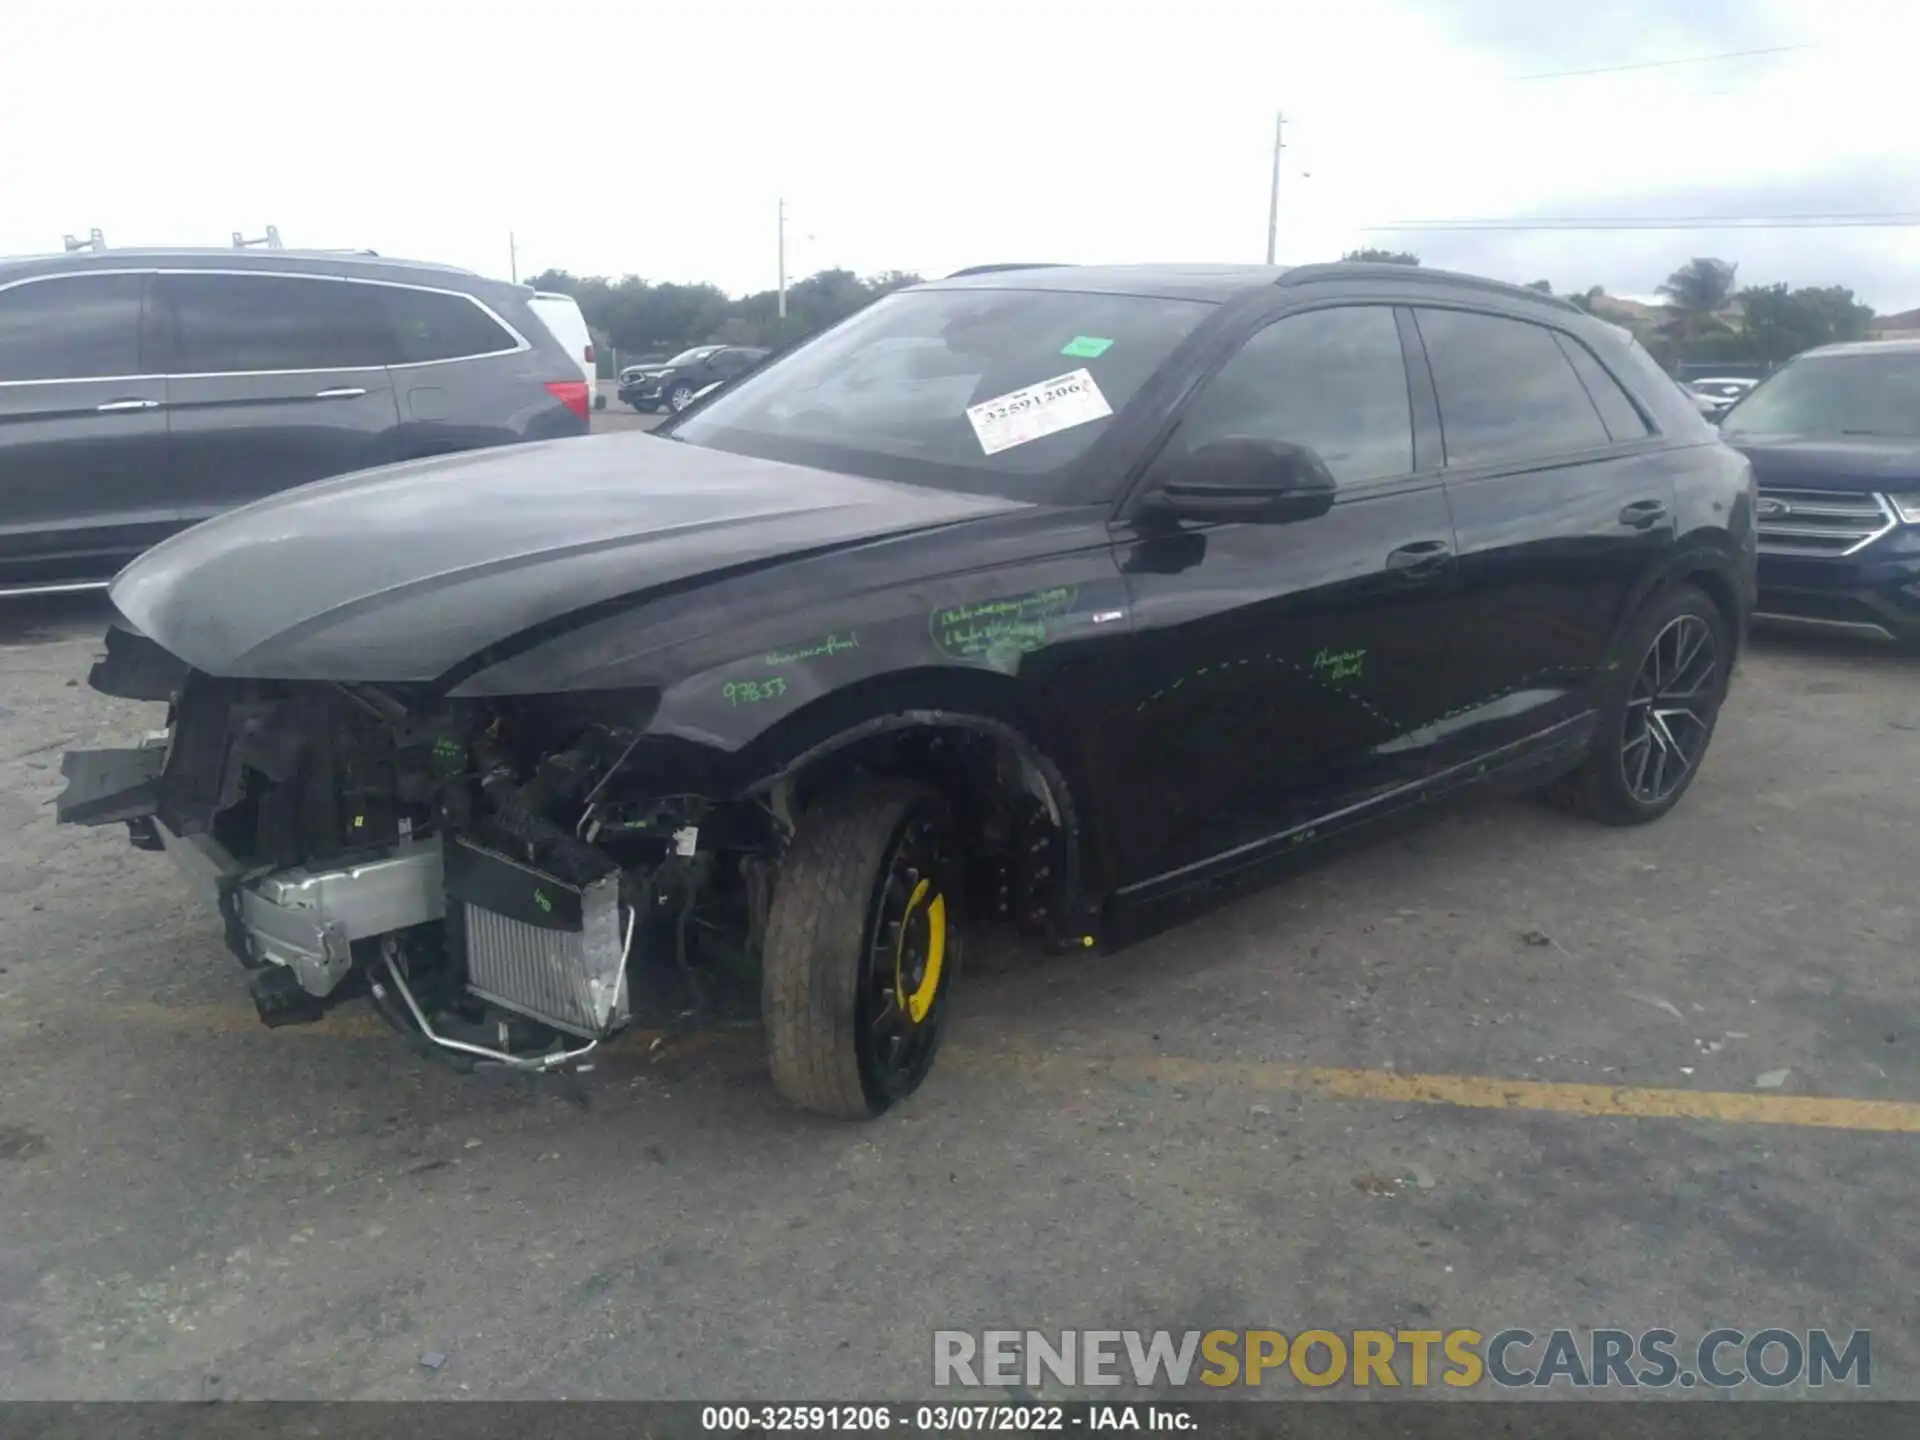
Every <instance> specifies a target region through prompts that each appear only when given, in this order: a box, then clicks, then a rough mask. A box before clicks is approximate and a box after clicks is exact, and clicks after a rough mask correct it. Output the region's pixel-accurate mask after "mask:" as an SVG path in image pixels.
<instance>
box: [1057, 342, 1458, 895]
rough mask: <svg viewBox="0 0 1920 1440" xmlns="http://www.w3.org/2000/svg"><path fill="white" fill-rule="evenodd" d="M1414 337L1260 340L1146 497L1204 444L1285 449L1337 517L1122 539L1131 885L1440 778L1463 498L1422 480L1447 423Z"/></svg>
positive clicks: (1139, 532) (1206, 390)
mask: <svg viewBox="0 0 1920 1440" xmlns="http://www.w3.org/2000/svg"><path fill="white" fill-rule="evenodd" d="M1410 335H1411V332H1410V330H1409V331H1403V327H1402V325H1401V323H1400V321H1399V319H1398V317H1397V316H1396V314H1395V312H1394V309H1393V308H1392V307H1391V306H1389V305H1340V306H1333V307H1329V308H1325V309H1318V310H1310V311H1307V312H1305V313H1296V314H1291V315H1287V316H1285V317H1283V318H1281V319H1278V320H1276V321H1274V322H1273V323H1271V324H1269V325H1267V326H1266V327H1265V328H1263V329H1260V330H1258V331H1257V332H1256V333H1254V334H1253V335H1252V336H1251V337H1250V338H1248V339H1247V340H1246V341H1245V343H1244V344H1243V345H1241V346H1239V347H1238V348H1237V350H1236V352H1235V353H1234V354H1232V355H1231V357H1230V358H1228V359H1227V360H1226V362H1225V363H1224V364H1223V365H1222V366H1221V367H1220V368H1219V369H1218V370H1217V371H1216V372H1215V373H1214V374H1213V375H1212V376H1211V378H1209V379H1208V380H1206V381H1205V382H1204V383H1203V384H1202V386H1201V387H1200V389H1199V391H1198V393H1197V394H1196V395H1195V397H1194V399H1193V400H1192V402H1191V403H1190V404H1189V405H1188V407H1187V408H1186V410H1185V411H1184V412H1183V414H1182V415H1181V417H1180V419H1179V421H1178V424H1177V426H1176V428H1175V430H1174V432H1173V434H1172V436H1171V437H1170V438H1169V440H1168V442H1167V446H1166V449H1165V450H1164V451H1163V452H1162V454H1161V456H1160V458H1159V460H1157V461H1156V462H1155V467H1154V470H1152V471H1150V472H1149V474H1148V476H1147V479H1146V481H1145V482H1144V485H1143V487H1142V489H1143V490H1146V489H1150V488H1151V487H1152V485H1153V483H1154V475H1155V474H1156V473H1158V472H1159V471H1160V467H1162V466H1163V465H1166V464H1169V463H1171V462H1173V461H1175V460H1177V458H1178V457H1179V456H1181V455H1183V454H1186V453H1189V452H1190V451H1191V450H1193V449H1194V448H1196V447H1197V446H1199V445H1202V444H1205V443H1206V442H1208V441H1213V440H1220V439H1225V438H1229V437H1233V436H1254V437H1259V438H1263V439H1273V440H1284V441H1288V442H1291V443H1295V444H1301V445H1305V446H1307V447H1309V448H1310V449H1312V450H1313V451H1314V452H1315V453H1317V454H1318V455H1319V456H1320V458H1321V459H1322V460H1323V461H1324V462H1325V463H1326V465H1327V468H1328V469H1329V470H1330V471H1331V472H1332V473H1333V476H1334V478H1335V480H1336V481H1337V482H1338V485H1339V488H1338V491H1337V494H1336V498H1335V501H1334V504H1333V508H1332V509H1331V511H1329V512H1328V513H1327V514H1325V515H1321V516H1319V517H1317V518H1313V519H1307V520H1297V521H1292V522H1288V523H1278V524H1271V523H1269V524H1260V523H1230V524H1205V525H1201V524H1182V525H1178V526H1175V527H1168V526H1166V525H1163V524H1160V523H1158V522H1155V521H1153V520H1152V519H1151V518H1150V517H1148V518H1141V519H1136V520H1133V521H1129V522H1126V523H1124V524H1123V525H1122V526H1120V527H1119V528H1118V533H1117V535H1116V539H1117V540H1118V541H1119V547H1118V548H1119V556H1120V561H1121V569H1122V570H1123V572H1124V573H1125V575H1126V578H1127V585H1128V589H1129V591H1130V598H1131V602H1132V603H1131V615H1130V619H1131V622H1132V626H1133V631H1134V642H1133V652H1134V661H1135V664H1136V666H1137V667H1138V668H1137V672H1136V679H1135V682H1134V683H1135V687H1136V690H1137V699H1136V704H1135V706H1134V712H1133V715H1132V717H1131V720H1132V723H1131V725H1130V726H1129V731H1130V733H1131V736H1132V743H1131V744H1130V746H1129V747H1128V748H1129V750H1130V753H1129V754H1128V755H1127V756H1126V757H1124V759H1123V760H1122V761H1121V762H1120V765H1119V767H1118V768H1119V769H1120V770H1121V771H1122V773H1124V774H1125V776H1126V782H1125V784H1124V786H1123V787H1121V793H1122V800H1121V803H1122V804H1124V805H1127V806H1130V808H1131V813H1129V814H1128V815H1127V816H1126V820H1125V823H1123V824H1121V825H1119V826H1117V827H1116V829H1117V830H1118V831H1119V832H1120V834H1121V837H1122V841H1123V843H1124V845H1125V846H1126V847H1127V848H1128V852H1129V853H1128V854H1127V855H1126V857H1125V865H1126V870H1127V878H1128V881H1129V882H1130V883H1132V884H1134V885H1138V884H1140V883H1142V882H1143V881H1144V880H1145V879H1146V878H1147V877H1153V876H1162V877H1164V876H1168V875H1170V874H1178V873H1179V872H1181V871H1184V870H1187V869H1190V868H1192V867H1195V866H1199V865H1203V864H1205V863H1206V862H1208V861H1209V860H1211V859H1215V858H1218V857H1222V856H1230V855H1232V854H1234V853H1235V852H1242V853H1245V854H1247V855H1248V857H1249V858H1253V857H1254V856H1255V855H1257V854H1258V853H1259V852H1260V851H1261V850H1262V848H1263V847H1264V846H1265V845H1267V844H1268V843H1270V842H1272V841H1273V840H1274V838H1275V837H1277V836H1280V835H1281V834H1282V833H1283V832H1287V831H1289V830H1290V829H1292V828H1293V827H1296V826H1298V825H1300V824H1302V823H1304V822H1307V821H1310V820H1314V819H1317V818H1318V817H1320V816H1323V815H1326V814H1328V813H1330V812H1332V811H1335V810H1338V809H1340V808H1342V807H1343V806H1345V805H1348V804H1351V803H1354V802H1356V801H1359V800H1361V799H1364V798H1366V797H1367V796H1369V795H1371V794H1373V793H1377V792H1379V791H1382V790H1387V789H1392V788H1394V787H1396V786H1399V785H1405V784H1410V783H1413V782H1416V781H1418V780H1420V779H1421V778H1423V777H1424V776H1425V775H1426V774H1428V773H1429V769H1430V765H1429V760H1428V757H1427V755H1426V754H1425V753H1423V751H1422V748H1421V743H1420V741H1419V740H1418V738H1417V737H1418V731H1419V727H1420V726H1421V725H1422V724H1423V723H1424V722H1426V721H1429V720H1431V719H1432V718H1434V716H1435V715H1436V714H1437V713H1439V712H1440V711H1441V710H1442V709H1444V707H1445V703H1446V699H1447V696H1448V694H1449V691H1448V689H1447V684H1448V680H1447V667H1446V663H1445V660H1446V636H1447V634H1448V631H1449V629H1450V626H1451V623H1452V621H1453V620H1454V619H1455V618H1456V617H1455V615H1454V612H1453V610H1452V608H1451V597H1452V596H1453V595H1454V593H1455V591H1456V583H1457V582H1456V575H1455V568H1454V558H1453V557H1454V538H1453V523H1452V520H1451V518H1450V516H1449V515H1448V512H1447V501H1446V495H1445V492H1444V490H1443V488H1442V485H1441V481H1440V477H1439V475H1438V473H1437V468H1429V466H1428V465H1427V464H1426V463H1422V462H1426V461H1427V460H1428V458H1429V453H1430V452H1431V454H1432V459H1433V460H1434V461H1436V462H1437V446H1436V445H1435V443H1434V442H1435V439H1436V437H1435V435H1434V431H1433V424H1432V420H1431V411H1430V408H1429V407H1430V401H1429V400H1428V398H1427V397H1426V396H1425V395H1424V393H1422V395H1421V396H1420V397H1419V399H1418V400H1416V397H1415V395H1414V394H1413V392H1412V391H1411V389H1410V387H1409V383H1408V382H1409V374H1408V368H1407V361H1406V350H1405V344H1406V342H1407V339H1409V338H1410ZM1100 618H1101V617H1099V616H1096V617H1095V619H1096V620H1098V619H1100ZM1115 618H1116V619H1117V618H1118V617H1115Z"/></svg>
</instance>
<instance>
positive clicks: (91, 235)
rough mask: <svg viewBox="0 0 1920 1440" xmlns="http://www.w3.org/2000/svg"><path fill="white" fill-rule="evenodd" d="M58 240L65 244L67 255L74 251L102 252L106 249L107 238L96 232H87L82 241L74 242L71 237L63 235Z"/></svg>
mask: <svg viewBox="0 0 1920 1440" xmlns="http://www.w3.org/2000/svg"><path fill="white" fill-rule="evenodd" d="M60 238H61V239H62V240H64V241H65V242H66V246H67V250H68V253H72V252H73V251H75V250H104V249H106V248H107V237H106V236H104V235H102V234H101V233H100V232H99V231H98V230H89V231H88V232H87V238H86V239H84V240H76V239H75V238H74V237H73V236H71V235H63V236H61V237H60Z"/></svg>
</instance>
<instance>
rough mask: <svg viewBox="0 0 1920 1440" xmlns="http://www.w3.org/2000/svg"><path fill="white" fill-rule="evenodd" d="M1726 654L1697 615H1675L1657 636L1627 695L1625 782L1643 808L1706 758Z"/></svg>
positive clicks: (1623, 753) (1659, 800)
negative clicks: (1722, 655) (1721, 657)
mask: <svg viewBox="0 0 1920 1440" xmlns="http://www.w3.org/2000/svg"><path fill="white" fill-rule="evenodd" d="M1721 688H1722V687H1721V685H1720V650H1719V646H1718V645H1717V644H1716V643H1715V639H1714V634H1713V631H1712V629H1711V628H1710V627H1709V626H1708V625H1707V622H1706V621H1705V620H1703V619H1701V617H1700V616H1698V615H1676V616H1674V618H1673V619H1671V620H1669V621H1668V622H1667V624H1666V627H1665V628H1664V629H1662V630H1661V631H1660V633H1659V634H1658V635H1656V636H1655V637H1654V640H1653V644H1652V645H1651V646H1649V647H1648V649H1647V653H1646V658H1645V659H1644V660H1642V661H1641V663H1640V673H1639V674H1638V675H1636V676H1634V680H1633V688H1632V690H1631V691H1630V692H1629V693H1628V696H1627V711H1626V724H1625V725H1624V726H1623V727H1622V733H1621V739H1620V779H1621V783H1622V784H1624V785H1625V786H1626V788H1627V793H1628V794H1630V795H1632V796H1633V798H1634V799H1635V800H1637V801H1639V802H1640V803H1641V804H1642V805H1659V804H1661V803H1663V802H1664V801H1665V800H1666V799H1667V798H1668V797H1669V796H1671V795H1673V794H1674V793H1675V792H1676V791H1677V790H1679V788H1680V787H1681V786H1682V785H1684V784H1685V783H1686V782H1687V780H1688V779H1689V778H1690V777H1691V776H1692V774H1693V772H1694V770H1695V769H1696V768H1697V767H1698V766H1699V764H1700V760H1701V757H1702V756H1704V755H1705V754H1706V750H1707V741H1708V740H1709V739H1711V738H1712V735H1713V722H1714V717H1715V714H1716V713H1717V712H1718V710H1719V708H1720V692H1721Z"/></svg>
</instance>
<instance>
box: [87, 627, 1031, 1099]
mask: <svg viewBox="0 0 1920 1440" xmlns="http://www.w3.org/2000/svg"><path fill="white" fill-rule="evenodd" d="M91 683H92V684H93V685H94V687H95V688H96V689H100V690H102V691H104V692H106V693H109V694H115V695H122V696H126V697H128V698H135V699H159V698H167V699H168V700H169V716H168V726H167V728H166V730H164V731H162V732H159V733H157V734H155V735H153V736H151V737H149V739H148V742H147V743H146V744H145V745H144V746H142V747H140V748H138V749H134V750H118V751H88V752H77V753H73V754H70V755H69V756H68V757H67V778H68V782H69V784H68V790H67V792H66V794H65V795H63V796H62V798H61V818H62V820H63V821H67V822H69V823H79V824H95V825H97V824H107V823H117V822H124V823H125V824H126V825H127V827H128V829H129V831H130V834H131V837H132V839H133V843H134V844H135V845H137V846H139V847H141V848H144V849H151V850H161V851H165V852H166V853H167V854H168V855H169V856H170V857H171V858H172V859H173V860H174V861H175V862H176V863H177V864H178V865H179V866H180V868H181V869H182V870H183V871H184V872H185V873H186V874H187V875H188V876H189V878H190V879H191V880H192V882H193V884H194V886H195V888H196V889H197V890H198V891H199V892H200V893H201V894H202V895H203V896H204V897H205V898H206V899H207V900H208V901H209V902H210V903H211V904H212V905H213V907H214V908H215V910H216V911H217V913H218V915H219V917H220V919H221V922H222V925H223V927H224V932H225V940H226V945H227V948H228V949H229V950H230V951H231V952H232V954H233V955H234V957H235V958H236V959H238V960H239V962H240V963H241V964H242V965H243V966H245V967H246V968H247V969H248V971H249V972H250V981H249V986H250V991H251V994H252V997H253V999H254V1002H255V1005H256V1007H257V1008H258V1010H259V1014H260V1017H261V1019H262V1020H263V1021H264V1022H265V1023H267V1024H269V1025H286V1024H300V1023H306V1022H309V1021H313V1020H317V1019H319V1018H320V1017H321V1016H322V1015H324V1014H325V1013H326V1012H327V1011H328V1010H329V1009H331V1008H333V1007H334V1006H336V1005H339V1004H341V1003H342V1002H344V1001H347V1000H350V999H357V998H360V997H362V996H364V997H366V998H368V999H370V1000H371V1002H372V1003H373V1005H374V1006H375V1007H376V1008H377V1009H378V1010H379V1012H380V1013H381V1014H382V1015H383V1016H384V1017H385V1018H386V1020H387V1021H389V1022H390V1023H391V1024H392V1025H393V1026H394V1027H395V1028H396V1029H397V1030H399V1031H400V1032H401V1033H402V1034H403V1035H404V1036H406V1037H407V1038H408V1040H409V1042H410V1043H412V1044H413V1045H414V1046H415V1048H417V1049H419V1050H420V1051H422V1052H423V1053H430V1054H433V1055H435V1056H436V1057H438V1058H442V1059H450V1060H453V1061H454V1062H455V1063H458V1064H460V1065H462V1066H471V1065H474V1064H495V1065H506V1066H512V1067H516V1068H521V1069H528V1070H550V1069H556V1068H560V1067H563V1066H566V1065H568V1064H569V1063H571V1062H575V1061H577V1060H579V1059H580V1058H581V1057H582V1056H584V1055H586V1054H587V1053H588V1052H589V1051H591V1050H593V1049H594V1048H595V1047H596V1046H597V1045H598V1044H600V1043H601V1042H602V1041H604V1040H606V1039H607V1038H609V1037H611V1036H613V1035H615V1034H617V1033H619V1032H620V1031H622V1030H624V1029H627V1028H629V1027H632V1026H636V1025H644V1026H646V1027H648V1028H657V1029H664V1030H672V1029H678V1028H693V1027H696V1026H699V1025H701V1024H703V1023H705V1022H707V1021H708V1020H710V1019H712V1018H714V1017H716V1016H718V1015H723V1014H730V1013H734V1012H736V1011H737V1010H738V1009H739V1008H741V1007H742V1006H744V1005H746V1004H748V1003H750V1002H749V1001H748V998H747V997H750V996H752V995H754V994H755V987H756V983H757V982H756V974H757V964H758V956H759V954H760V950H761V945H762V941H763V938H764V935H765V929H766V925H767V919H768V914H769V911H770V908H771V904H772V897H773V893H774V887H775V886H776V885H777V883H778V874H779V865H780V860H781V856H782V853H783V851H784V850H785V848H786V845H787V843H788V841H789V840H790V839H791V837H792V835H793V831H794V825H795V814H796V813H797V811H798V810H799V808H800V807H801V805H802V803H803V796H802V795H801V793H800V791H799V790H797V789H796V776H795V775H794V774H792V773H786V774H776V775H774V776H772V777H770V778H767V779H765V782H764V783H761V784H756V785H751V786H746V787H744V788H734V787H733V785H732V782H731V781H730V780H729V779H727V778H725V777H723V776H722V775H721V774H720V773H719V772H718V770H717V769H716V766H715V763H714V757H712V756H711V755H706V754H702V753H700V752H699V750H698V747H690V746H688V745H686V744H685V743H684V742H676V741H671V740H665V739H662V738H661V737H657V736H649V735H648V734H647V733H646V728H645V727H646V722H647V719H648V718H649V717H648V712H647V707H646V701H645V697H636V696H634V695H631V694H625V693H621V692H608V693H606V694H574V695H567V696H560V697H537V698H527V699H521V698H511V699H502V700H484V701H483V700H457V701H450V700H447V699H445V698H443V697H439V696H436V695H434V694H432V693H430V692H429V691H427V690H426V689H425V687H406V686H388V685H366V684H336V683H331V682H321V681H266V680H226V679H219V678H215V677H211V676H207V675H204V674H201V673H198V672H191V671H188V670H187V669H186V668H185V667H184V666H183V665H181V664H180V662H178V661H175V660H173V658H172V657H171V656H168V655H167V654H166V653H165V652H164V651H162V650H161V649H160V648H159V647H158V646H156V645H154V644H153V643H152V642H150V641H147V640H145V639H144V638H143V637H140V636H138V635H135V634H133V633H131V632H128V631H124V630H115V631H113V632H111V633H110V635H109V647H108V655H107V658H106V659H105V660H104V661H102V662H101V664H100V665H98V666H96V667H95V671H94V675H93V677H92V682H91ZM893 743H894V748H893V749H892V750H891V751H888V752H886V756H887V757H890V758H882V759H881V764H882V766H883V768H886V767H887V766H888V765H889V764H890V763H891V764H904V765H905V766H907V768H909V769H910V770H911V771H913V772H916V773H920V774H929V773H936V772H938V771H939V770H941V769H942V768H945V769H946V770H948V771H949V772H950V773H951V775H952V777H953V779H954V781H955V782H956V788H966V789H969V790H970V791H971V793H973V794H975V795H977V796H981V797H983V799H982V800H981V803H979V804H978V805H975V806H973V807H971V808H972V809H973V811H974V813H973V815H972V817H971V819H970V825H969V828H970V830H971V831H972V833H973V834H974V835H975V836H976V837H977V839H978V842H979V843H978V844H977V845H970V846H969V849H970V851H971V852H972V855H971V857H970V863H971V864H972V865H973V866H974V868H975V873H976V874H977V875H978V876H979V879H978V880H977V881H976V882H975V884H977V885H978V886H979V887H980V888H977V889H974V891H973V893H975V894H976V895H979V896H980V897H981V901H982V902H983V903H980V904H978V905H977V906H976V914H978V915H980V916H981V917H982V918H993V917H996V916H998V917H1000V918H1006V919H1010V920H1019V919H1025V920H1027V921H1028V922H1030V923H1031V924H1033V925H1036V926H1040V927H1043V928H1044V927H1045V925H1046V923H1047V920H1048V907H1049V905H1050V903H1051V899H1052V897H1053V895H1054V894H1055V892H1056V891H1057V890H1058V888H1059V885H1058V882H1059V880H1060V870H1059V867H1058V862H1057V860H1056V859H1055V856H1056V854H1057V851H1058V848H1059V847H1058V844H1057V826H1056V824H1055V822H1054V820H1053V818H1052V816H1051V815H1050V813H1049V811H1048V809H1047V807H1046V806H1045V805H1044V804H1042V803H1041V801H1040V800H1039V799H1038V798H1037V797H1036V796H1035V795H1034V794H1032V793H1029V792H1027V791H1025V790H1023V789H1022V787H1021V781H1020V778H1019V777H1018V776H1017V775H1013V776H997V775H996V773H995V769H996V767H997V766H999V765H1000V764H1001V761H1000V759H999V758H997V757H996V755H995V754H994V752H993V748H992V746H991V745H982V746H981V747H980V748H979V750H978V753H963V752H966V751H967V742H966V740H965V738H964V737H962V738H961V739H959V740H958V741H957V742H956V741H955V740H954V739H953V738H951V737H942V736H939V735H927V734H920V735H912V734H908V735H905V736H903V737H900V738H899V739H897V740H896V741H894V742H893ZM902 745H904V746H908V747H916V746H917V747H919V749H918V750H917V751H915V752H914V753H911V754H906V755H902V754H901V753H900V752H899V748H898V747H899V746H902ZM881 754H882V752H878V751H874V750H867V751H865V752H863V753H861V754H858V755H852V754H850V755H849V756H848V757H847V758H846V759H845V761H844V762H843V763H846V764H860V765H866V764H871V763H873V762H874V760H875V759H876V757H877V756H880V755H881ZM982 766H984V767H986V769H985V770H984V771H980V769H979V767H982ZM969 769H972V770H973V771H975V772H976V773H973V774H971V775H969V774H968V771H969ZM822 783H824V782H822ZM996 796H997V797H998V798H995V797H996Z"/></svg>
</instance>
